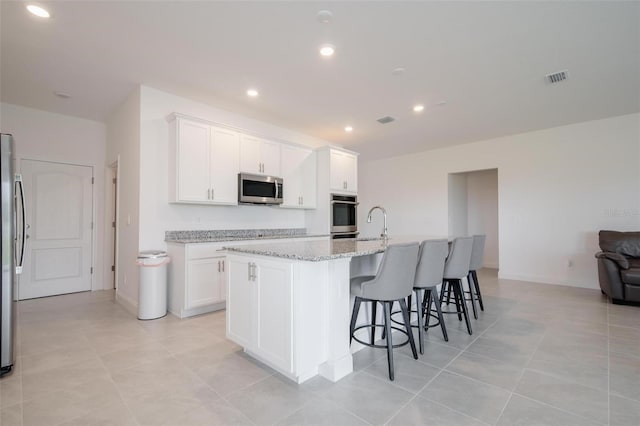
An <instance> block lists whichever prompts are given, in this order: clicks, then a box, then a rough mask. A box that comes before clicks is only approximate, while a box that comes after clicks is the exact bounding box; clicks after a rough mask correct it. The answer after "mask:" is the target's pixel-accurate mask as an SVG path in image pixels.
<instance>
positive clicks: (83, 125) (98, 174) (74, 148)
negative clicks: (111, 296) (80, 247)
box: [0, 103, 106, 290]
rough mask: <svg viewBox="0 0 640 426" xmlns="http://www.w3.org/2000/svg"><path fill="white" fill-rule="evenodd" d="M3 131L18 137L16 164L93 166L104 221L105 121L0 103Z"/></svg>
mask: <svg viewBox="0 0 640 426" xmlns="http://www.w3.org/2000/svg"><path fill="white" fill-rule="evenodd" d="M0 124H1V128H2V132H3V133H12V134H13V136H14V137H15V150H16V159H17V165H16V167H17V168H18V170H19V168H20V161H21V160H22V159H34V160H43V161H51V162H59V163H69V164H78V165H85V166H91V167H92V168H93V176H94V178H95V184H94V186H93V221H94V223H96V224H101V223H103V222H104V175H105V173H104V172H105V171H104V164H105V163H104V161H105V138H106V130H105V125H104V124H103V123H99V122H96V121H91V120H85V119H80V118H75V117H70V116H66V115H60V114H53V113H50V112H46V111H41V110H36V109H31V108H25V107H22V106H17V105H11V104H5V103H3V104H0ZM103 247H104V230H103V228H102V226H96V227H95V234H94V239H93V263H92V264H93V267H94V271H95V273H94V275H93V278H92V284H91V288H92V289H93V290H101V289H102V288H103V285H104V281H103V276H102V274H101V273H100V272H101V271H102V270H103Z"/></svg>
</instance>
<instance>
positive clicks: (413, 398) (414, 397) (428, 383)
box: [385, 302, 501, 424]
mask: <svg viewBox="0 0 640 426" xmlns="http://www.w3.org/2000/svg"><path fill="white" fill-rule="evenodd" d="M465 303H466V302H465ZM500 318H501V317H498V318H496V320H495V321H494V322H492V323H491V325H489V326H488V327H487V328H486V329H484V330H483V331H482V332H481V333H480V334H478V335H477V336H476V337H475V338H474V339H473V340H472V341H471V342H470V343H469V344H468V345H467V346H465V347H464V349H461V350H460V349H459V350H460V353H459V354H458V355H456V356H455V357H453V358H452V359H451V361H449V362H448V363H447V364H446V365H445V366H444V367H442V368H440V371H439V372H438V374H436V375H435V376H433V377H432V378H431V379H430V380H429V381H428V382H427V383H425V385H424V386H422V387H421V388H420V389H419V390H418V391H417V392H416V393H415V394H414V396H413V397H412V398H410V399H409V401H407V402H406V403H405V404H404V405H402V406H401V407H400V408H399V409H398V410H397V411H396V412H395V413H394V414H393V415H392V416H391V417H390V418H389V420H388V421H387V422H386V423H388V422H389V421H391V420H393V418H394V417H396V416H397V415H398V414H400V412H401V411H402V410H403V409H404V408H406V407H407V406H408V405H409V404H410V403H411V402H412V401H414V400H415V399H416V398H417V397H418V394H419V393H420V392H422V391H423V390H424V389H426V388H427V386H429V385H430V384H431V382H433V381H434V380H435V379H436V378H437V377H439V376H440V375H441V374H442V372H443V371H444V370H445V368H447V367H448V366H449V365H451V363H452V362H454V361H455V360H456V359H458V357H460V356H461V355H462V354H463V353H464V352H465V351H466V350H467V349H468V348H469V347H470V346H471V345H472V344H473V343H474V342H475V341H476V340H478V339H479V338H480V336H482V335H483V334H484V333H486V332H487V330H489V329H491V327H493V326H494V325H495V324H496V323H497V322H498V321H499V320H500ZM443 346H447V345H443ZM429 401H431V400H429ZM433 402H435V401H433ZM440 405H442V404H440ZM445 407H446V406H445ZM447 409H450V410H452V411H455V412H458V411H456V410H455V409H451V408H450V407H447ZM459 414H464V413H459ZM465 415H466V414H465ZM466 416H468V415H466ZM468 417H471V416H468ZM471 418H473V419H475V417H471ZM476 420H479V419H476ZM480 421H482V420H480ZM386 423H385V424H386Z"/></svg>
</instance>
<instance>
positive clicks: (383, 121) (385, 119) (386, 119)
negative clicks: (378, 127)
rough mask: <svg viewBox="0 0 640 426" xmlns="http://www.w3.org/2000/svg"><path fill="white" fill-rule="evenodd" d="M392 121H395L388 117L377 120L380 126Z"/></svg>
mask: <svg viewBox="0 0 640 426" xmlns="http://www.w3.org/2000/svg"><path fill="white" fill-rule="evenodd" d="M392 121H395V118H393V117H391V116H388V115H387V116H386V117H382V118H378V123H380V124H387V123H391V122H392Z"/></svg>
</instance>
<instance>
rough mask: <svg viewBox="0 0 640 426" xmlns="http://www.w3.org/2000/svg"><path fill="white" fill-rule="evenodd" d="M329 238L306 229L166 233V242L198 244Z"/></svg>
mask: <svg viewBox="0 0 640 426" xmlns="http://www.w3.org/2000/svg"><path fill="white" fill-rule="evenodd" d="M328 236H329V235H328V234H326V235H321V234H307V230H306V229H305V228H286V229H224V230H209V231H166V232H165V239H164V240H165V242H167V243H178V244H194V243H196V244H197V243H215V242H224V241H251V240H271V239H280V238H308V237H328Z"/></svg>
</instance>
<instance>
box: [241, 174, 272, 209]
mask: <svg viewBox="0 0 640 426" xmlns="http://www.w3.org/2000/svg"><path fill="white" fill-rule="evenodd" d="M238 202H239V203H243V204H282V178H279V177H274V176H262V175H251V174H248V173H239V174H238Z"/></svg>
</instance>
